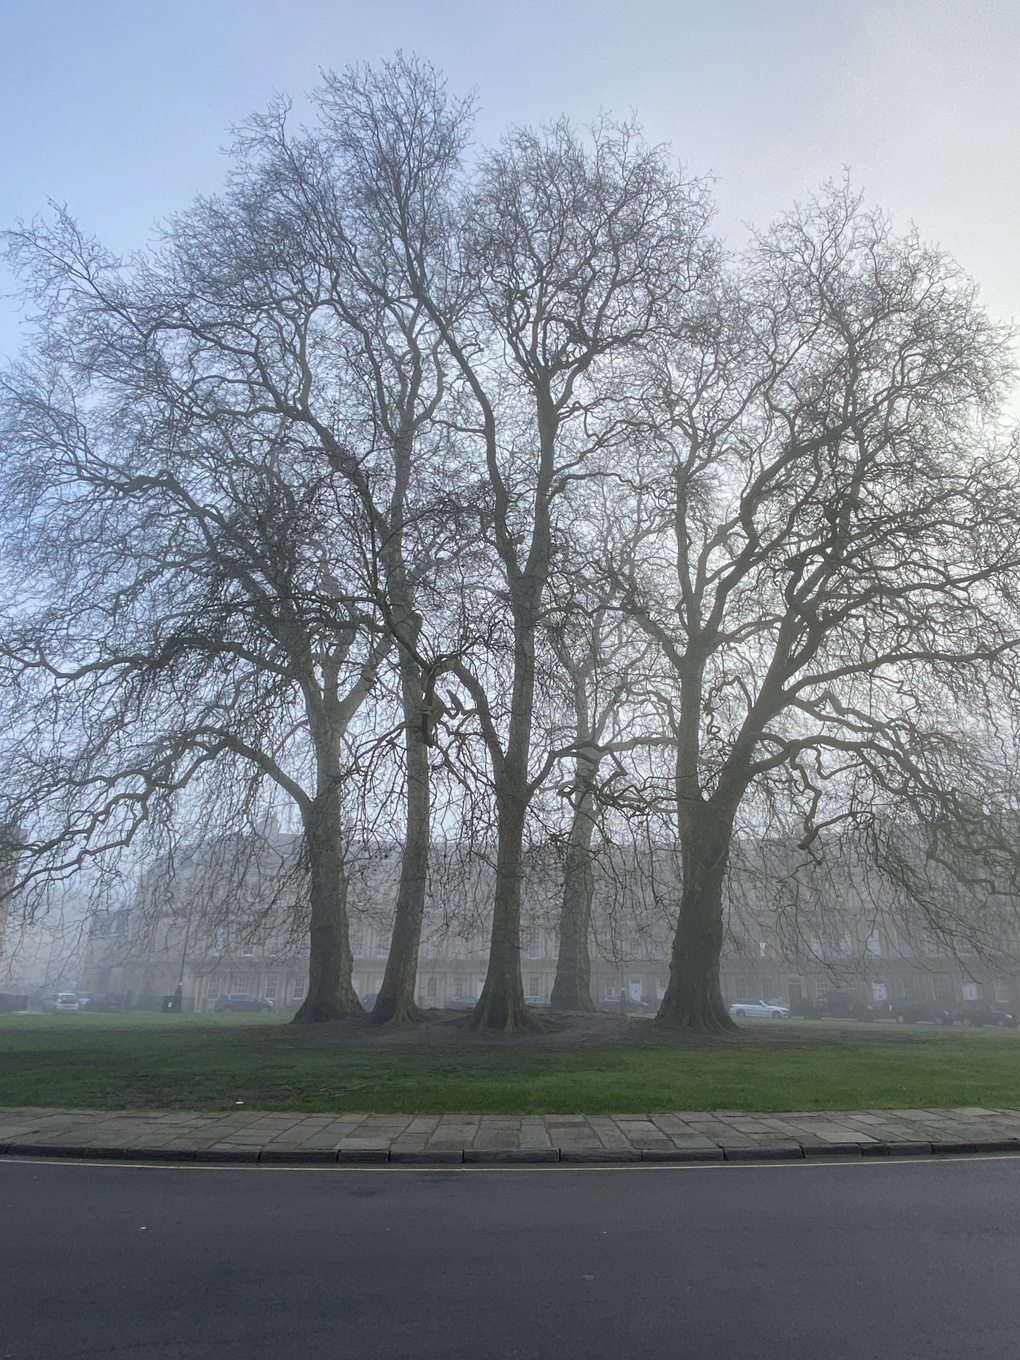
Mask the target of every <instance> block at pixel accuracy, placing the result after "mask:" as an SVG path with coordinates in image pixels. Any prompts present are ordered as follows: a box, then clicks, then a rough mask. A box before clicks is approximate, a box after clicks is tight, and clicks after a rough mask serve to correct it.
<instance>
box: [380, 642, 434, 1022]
mask: <svg viewBox="0 0 1020 1360" xmlns="http://www.w3.org/2000/svg"><path fill="white" fill-rule="evenodd" d="M400 679H401V690H402V695H403V705H404V751H405V758H406V761H407V791H406V797H407V826H406V837H405V840H404V849H403V854H402V856H401V860H400V883H399V885H398V888H397V901H396V907H395V910H394V915H393V933H392V938H391V942H390V953H389V958H388V959H387V960H386V972H385V974H384V976H383V983H382V987H381V988H380V990H379V995H378V996H377V998H376V1002H375V1007H374V1009H373V1011H372V1020H373V1022H374V1023H375V1024H377V1025H403V1024H409V1023H412V1022H414V1021H417V1020H420V1019H421V1018H422V1014H421V1011H420V1010H419V1009H418V1006H417V1005H416V1003H415V999H414V993H415V982H416V979H417V975H418V947H419V944H420V943H421V927H422V919H423V917H424V914H425V888H426V883H427V880H428V869H429V840H430V834H431V808H430V800H429V758H428V745H427V743H426V736H427V733H426V730H425V724H426V723H427V721H428V719H427V716H426V715H425V713H424V707H423V703H424V698H423V694H422V685H421V678H420V676H419V673H418V668H417V666H416V665H415V662H414V658H413V657H411V656H408V655H405V656H403V657H402V659H401V663H400Z"/></svg>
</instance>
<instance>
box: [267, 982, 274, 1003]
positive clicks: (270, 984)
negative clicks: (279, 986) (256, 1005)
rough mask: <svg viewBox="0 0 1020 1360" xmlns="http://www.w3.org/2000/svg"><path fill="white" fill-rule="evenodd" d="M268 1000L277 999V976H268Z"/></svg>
mask: <svg viewBox="0 0 1020 1360" xmlns="http://www.w3.org/2000/svg"><path fill="white" fill-rule="evenodd" d="M266 1000H267V1001H275V1000H276V978H266Z"/></svg>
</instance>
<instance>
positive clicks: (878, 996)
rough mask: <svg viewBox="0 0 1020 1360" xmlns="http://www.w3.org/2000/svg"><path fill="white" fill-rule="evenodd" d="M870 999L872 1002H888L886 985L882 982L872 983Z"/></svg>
mask: <svg viewBox="0 0 1020 1360" xmlns="http://www.w3.org/2000/svg"><path fill="white" fill-rule="evenodd" d="M871 999H872V1001H888V1000H889V987H888V985H887V984H886V983H884V982H873V983H872V984H871Z"/></svg>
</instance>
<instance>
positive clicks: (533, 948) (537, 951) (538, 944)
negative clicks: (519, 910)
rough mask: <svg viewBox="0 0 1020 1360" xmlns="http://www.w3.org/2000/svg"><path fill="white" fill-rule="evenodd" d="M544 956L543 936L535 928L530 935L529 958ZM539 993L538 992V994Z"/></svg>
mask: <svg viewBox="0 0 1020 1360" xmlns="http://www.w3.org/2000/svg"><path fill="white" fill-rule="evenodd" d="M541 957H542V937H541V935H540V934H539V933H538V931H537V930H533V931H532V932H531V934H530V935H529V936H528V958H529V959H540V958H541ZM537 995H538V993H537V992H536V996H537Z"/></svg>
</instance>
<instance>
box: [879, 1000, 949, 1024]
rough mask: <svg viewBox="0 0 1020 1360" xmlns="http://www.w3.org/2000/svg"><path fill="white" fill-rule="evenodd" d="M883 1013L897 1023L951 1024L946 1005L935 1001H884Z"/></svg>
mask: <svg viewBox="0 0 1020 1360" xmlns="http://www.w3.org/2000/svg"><path fill="white" fill-rule="evenodd" d="M883 1014H884V1015H886V1016H888V1018H889V1019H890V1020H895V1021H896V1023H897V1024H898V1025H951V1024H952V1023H953V1015H952V1012H951V1011H950V1010H949V1008H948V1007H947V1006H941V1005H939V1003H938V1002H937V1001H908V1000H906V998H903V999H899V998H898V999H897V1000H895V1001H889V1002H887V1003H886V1006H885V1010H884V1011H883Z"/></svg>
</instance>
